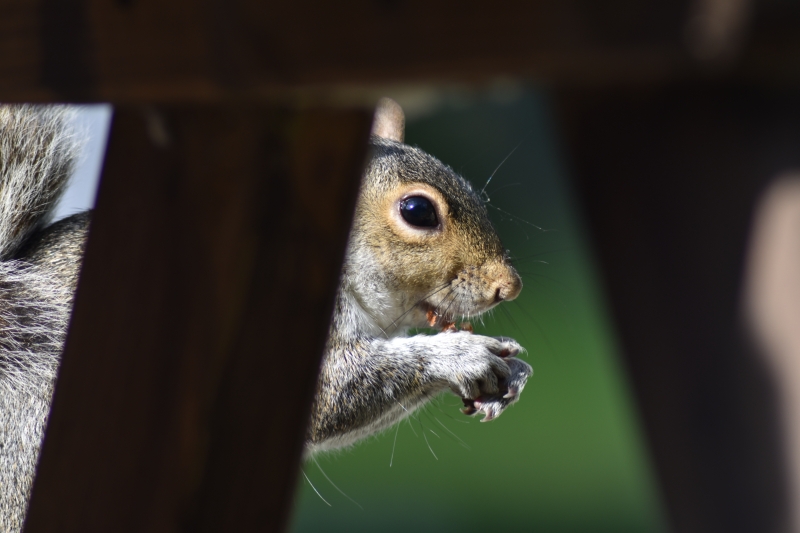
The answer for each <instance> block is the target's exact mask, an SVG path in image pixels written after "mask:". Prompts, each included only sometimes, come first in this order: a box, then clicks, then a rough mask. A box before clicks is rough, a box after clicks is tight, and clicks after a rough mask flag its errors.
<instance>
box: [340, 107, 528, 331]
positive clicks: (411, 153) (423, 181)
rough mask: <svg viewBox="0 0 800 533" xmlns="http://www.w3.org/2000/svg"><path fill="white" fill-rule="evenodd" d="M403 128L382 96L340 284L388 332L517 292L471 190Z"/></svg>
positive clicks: (481, 307)
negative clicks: (415, 144)
mask: <svg viewBox="0 0 800 533" xmlns="http://www.w3.org/2000/svg"><path fill="white" fill-rule="evenodd" d="M403 131H404V116H403V112H402V110H401V109H400V106H399V105H398V104H397V103H395V102H394V101H392V100H389V99H383V100H381V102H380V104H379V106H378V109H377V111H376V116H375V121H374V123H373V135H372V137H371V139H370V145H371V148H372V158H371V160H370V162H369V163H368V166H367V169H366V171H365V173H364V179H363V182H362V186H361V193H360V196H359V199H358V202H357V206H356V214H355V219H354V223H353V229H352V232H351V237H350V244H349V246H348V255H347V260H346V265H345V284H344V287H345V290H346V291H348V292H350V293H352V295H353V296H354V297H355V298H356V300H357V301H358V303H359V305H360V307H361V308H363V309H364V311H366V314H367V316H369V317H370V318H371V319H373V320H374V321H375V322H376V325H377V326H378V327H379V328H381V329H383V330H387V328H388V329H389V330H391V331H389V333H391V332H392V331H394V330H396V329H402V328H408V327H424V326H433V325H435V324H436V323H438V324H439V325H442V324H445V323H448V322H452V321H453V320H454V319H455V317H469V316H476V315H479V314H481V313H483V312H485V311H487V310H489V309H491V308H492V307H494V306H495V305H497V304H498V303H500V302H502V301H505V300H513V299H514V298H516V297H517V295H518V294H519V292H520V290H521V289H522V281H521V280H520V277H519V275H518V274H517V272H516V270H515V269H514V268H513V267H512V266H511V264H510V262H509V258H508V254H507V252H506V250H505V249H504V248H503V245H502V243H501V242H500V239H499V238H498V236H497V233H496V232H495V230H494V227H493V226H492V224H491V222H490V221H489V217H488V214H487V212H486V207H485V205H484V202H483V201H482V200H481V198H480V196H479V195H478V194H477V193H475V191H474V190H473V189H472V187H471V186H470V184H469V183H468V182H467V181H466V180H464V179H463V178H462V177H461V176H459V175H458V174H456V173H455V172H454V171H453V170H452V169H450V168H449V167H448V166H446V165H444V164H443V163H441V162H440V161H439V160H437V159H436V158H434V157H432V156H430V155H428V154H426V153H425V152H423V151H422V150H419V149H418V148H414V147H411V146H408V145H406V144H403V142H402V141H403ZM434 320H435V321H436V323H435V322H434Z"/></svg>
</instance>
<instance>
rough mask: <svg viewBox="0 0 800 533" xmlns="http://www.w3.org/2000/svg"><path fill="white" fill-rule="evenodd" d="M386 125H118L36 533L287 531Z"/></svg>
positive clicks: (303, 116) (136, 116)
mask: <svg viewBox="0 0 800 533" xmlns="http://www.w3.org/2000/svg"><path fill="white" fill-rule="evenodd" d="M370 123H371V112H370V111H361V110H352V111H346V110H341V111H335V112H334V111H324V110H305V111H296V110H294V111H293V110H288V109H277V108H262V107H257V106H255V107H254V106H209V107H198V106H183V107H181V106H178V107H151V108H138V107H132V108H122V109H119V110H118V111H117V112H116V115H115V118H114V122H113V126H112V133H111V140H110V146H109V150H108V156H107V161H106V166H105V172H104V176H103V181H102V184H101V189H100V193H99V198H98V205H97V209H96V212H95V216H94V220H93V227H92V231H91V235H90V240H89V244H88V249H87V254H86V260H85V266H84V271H83V277H82V279H81V282H80V287H79V291H78V295H77V298H76V304H75V310H74V315H73V322H72V326H71V329H70V334H69V338H68V341H67V346H66V350H65V354H64V361H63V365H62V368H61V373H60V376H59V381H58V386H57V388H56V393H55V399H54V405H53V411H52V417H51V423H50V426H49V427H48V431H47V436H46V439H45V443H44V448H43V451H42V457H41V463H40V470H39V474H38V477H37V480H36V485H35V488H34V493H33V498H32V502H31V508H30V513H29V518H28V522H27V525H26V530H25V531H27V532H28V533H32V532H39V531H48V532H55V531H84V532H93V531H97V532H100V531H104V532H105V531H115V532H126V531H129V532H134V531H137V532H144V531H147V532H161V531H163V532H167V531H198V532H199V531H280V530H281V528H282V526H283V524H284V522H285V520H286V517H287V512H288V509H289V504H290V502H291V497H292V494H293V490H292V488H293V486H294V480H295V476H296V474H297V468H298V463H299V459H300V451H301V442H302V438H303V433H304V431H305V425H306V421H307V419H308V416H309V408H310V401H311V397H312V393H313V388H314V384H315V382H316V372H317V367H318V365H319V358H320V356H321V353H322V347H323V344H324V341H325V337H326V333H327V327H328V323H329V320H330V313H331V310H332V297H333V294H334V290H335V287H336V285H337V282H338V275H339V269H340V263H341V259H342V256H343V250H344V243H345V240H346V235H347V231H348V229H349V223H350V216H351V211H352V208H353V205H354V199H355V196H356V188H357V184H358V181H359V177H360V173H361V167H362V165H363V161H364V157H365V150H366V138H367V135H368V131H369V126H370Z"/></svg>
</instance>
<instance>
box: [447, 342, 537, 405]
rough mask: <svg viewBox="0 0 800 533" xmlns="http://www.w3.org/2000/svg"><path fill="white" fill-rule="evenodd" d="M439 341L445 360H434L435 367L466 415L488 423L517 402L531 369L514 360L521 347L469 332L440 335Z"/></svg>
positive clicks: (517, 344)
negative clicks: (444, 346) (445, 347)
mask: <svg viewBox="0 0 800 533" xmlns="http://www.w3.org/2000/svg"><path fill="white" fill-rule="evenodd" d="M437 337H438V339H437V340H439V341H441V342H447V344H448V345H449V346H448V348H449V350H447V351H448V352H449V354H448V356H444V357H438V358H436V363H435V365H434V366H436V367H437V372H436V373H437V374H439V375H440V376H441V377H442V378H443V379H444V380H445V381H447V383H448V385H449V386H450V389H451V390H452V391H453V392H454V393H455V394H457V395H458V396H460V397H461V398H462V400H463V401H464V404H465V406H466V407H465V409H464V411H463V412H465V413H466V414H469V415H473V414H476V413H478V412H482V413H484V415H485V416H484V418H483V421H489V420H492V419H494V418H496V417H497V416H499V415H500V413H502V411H503V410H504V409H505V408H506V407H508V406H509V405H511V404H512V403H514V402H515V401H517V399H518V398H519V393H520V392H521V391H522V388H523V387H524V386H525V383H526V382H527V380H528V377H530V375H531V374H532V373H533V370H532V369H531V367H530V366H529V365H528V364H527V363H524V362H522V361H520V360H519V359H516V358H515V357H514V356H515V355H517V354H519V353H520V352H521V351H522V346H520V345H519V343H517V341H515V340H513V339H509V338H507V337H485V336H483V335H473V334H471V333H468V332H457V333H440V334H439V335H437Z"/></svg>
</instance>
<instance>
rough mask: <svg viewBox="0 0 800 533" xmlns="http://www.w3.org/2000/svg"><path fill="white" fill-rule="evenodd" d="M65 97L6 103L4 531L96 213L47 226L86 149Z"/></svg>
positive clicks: (17, 508)
mask: <svg viewBox="0 0 800 533" xmlns="http://www.w3.org/2000/svg"><path fill="white" fill-rule="evenodd" d="M73 114H74V112H73V111H72V110H71V109H70V108H68V107H65V106H28V105H18V106H2V107H0V531H3V532H17V531H20V530H21V529H22V524H23V521H24V517H25V512H26V510H27V505H28V499H29V497H30V490H31V486H32V483H33V477H34V473H35V470H36V463H37V460H38V456H39V448H40V445H41V441H42V437H43V436H44V429H45V426H46V423H47V417H48V414H49V411H50V400H51V396H52V394H53V386H54V383H55V379H56V373H57V370H58V364H59V360H60V356H61V351H62V348H63V344H64V339H65V336H66V330H67V324H68V322H69V316H70V310H71V307H72V299H73V294H74V291H75V286H76V283H77V277H78V271H79V269H80V264H81V258H82V255H83V247H84V242H85V237H86V230H87V227H88V223H89V217H88V215H87V214H82V215H75V216H73V217H70V218H68V219H65V220H62V221H60V222H58V223H56V224H54V225H52V226H50V227H49V228H46V229H42V228H43V227H44V226H45V225H46V223H47V221H48V219H49V216H50V213H51V211H52V209H53V207H54V205H55V203H56V202H57V200H58V199H59V197H60V196H61V193H62V192H63V190H64V187H65V185H66V183H67V180H68V178H69V175H70V173H71V171H72V167H73V164H74V160H75V158H76V156H77V153H78V141H77V140H76V137H75V135H74V134H73V133H72V130H71V129H70V120H71V118H72V116H73Z"/></svg>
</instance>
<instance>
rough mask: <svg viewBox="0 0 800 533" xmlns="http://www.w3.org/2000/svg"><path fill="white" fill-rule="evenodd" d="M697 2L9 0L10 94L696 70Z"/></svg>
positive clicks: (4, 16) (235, 93)
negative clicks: (692, 49)
mask: <svg viewBox="0 0 800 533" xmlns="http://www.w3.org/2000/svg"><path fill="white" fill-rule="evenodd" d="M689 11H690V1H689V0H680V1H671V2H670V1H666V0H663V1H659V2H650V3H647V4H643V3H641V2H633V1H631V0H616V1H614V2H611V3H604V4H602V5H601V4H598V3H597V2H593V1H591V0H537V1H533V2H528V1H524V0H505V1H503V2H500V3H495V4H492V5H488V4H486V3H485V2H481V1H479V0H461V1H457V0H436V1H426V0H401V1H395V0H378V1H376V0H346V1H343V2H333V3H331V2H313V1H293V0H278V1H274V2H262V1H259V0H231V1H223V0H204V1H201V2H195V1H192V0H166V1H165V0H114V1H112V0H73V1H70V2H57V1H56V0H38V3H33V4H32V3H31V2H29V1H28V0H11V2H10V3H9V2H6V3H5V4H4V7H2V8H0V20H2V21H3V22H2V23H0V24H2V25H3V26H4V27H6V28H8V29H9V31H7V32H2V33H0V50H8V51H9V53H8V54H4V55H0V73H2V74H3V76H0V98H2V99H3V100H31V99H59V98H61V99H64V98H67V99H85V100H99V101H113V102H141V101H161V102H164V101H183V100H188V101H218V100H219V99H221V98H229V97H237V98H256V99H257V98H264V97H265V96H268V97H272V98H275V97H283V98H297V97H298V93H297V92H292V91H297V90H300V89H302V91H303V94H305V95H306V96H308V95H311V96H312V97H314V98H318V99H325V100H330V99H333V100H336V99H342V98H345V99H346V98H353V95H352V94H348V92H347V91H343V90H342V89H345V88H352V87H353V85H354V84H374V83H394V82H403V83H408V82H413V81H425V82H431V81H438V82H446V81H454V80H460V81H486V80H490V79H492V78H493V77H496V76H509V75H513V76H530V75H534V76H537V77H540V78H541V77H545V78H551V79H556V80H560V81H584V82H609V81H618V80H620V79H622V80H627V81H638V82H642V81H653V80H660V79H664V78H671V77H674V76H680V75H683V74H684V73H685V72H686V71H687V69H691V65H692V62H691V61H690V58H689V56H688V54H687V52H686V50H685V46H684V43H683V36H684V25H685V22H686V19H687V17H688V14H689ZM32 30H33V31H36V33H32ZM37 30H38V31H37ZM12 51H13V53H12ZM333 88H338V89H339V91H338V92H337V93H336V94H332V93H330V92H329V91H330V90H331V89H333ZM359 89H360V91H361V94H362V95H363V92H364V91H367V92H369V89H368V88H367V87H364V86H361V87H360V88H359Z"/></svg>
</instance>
